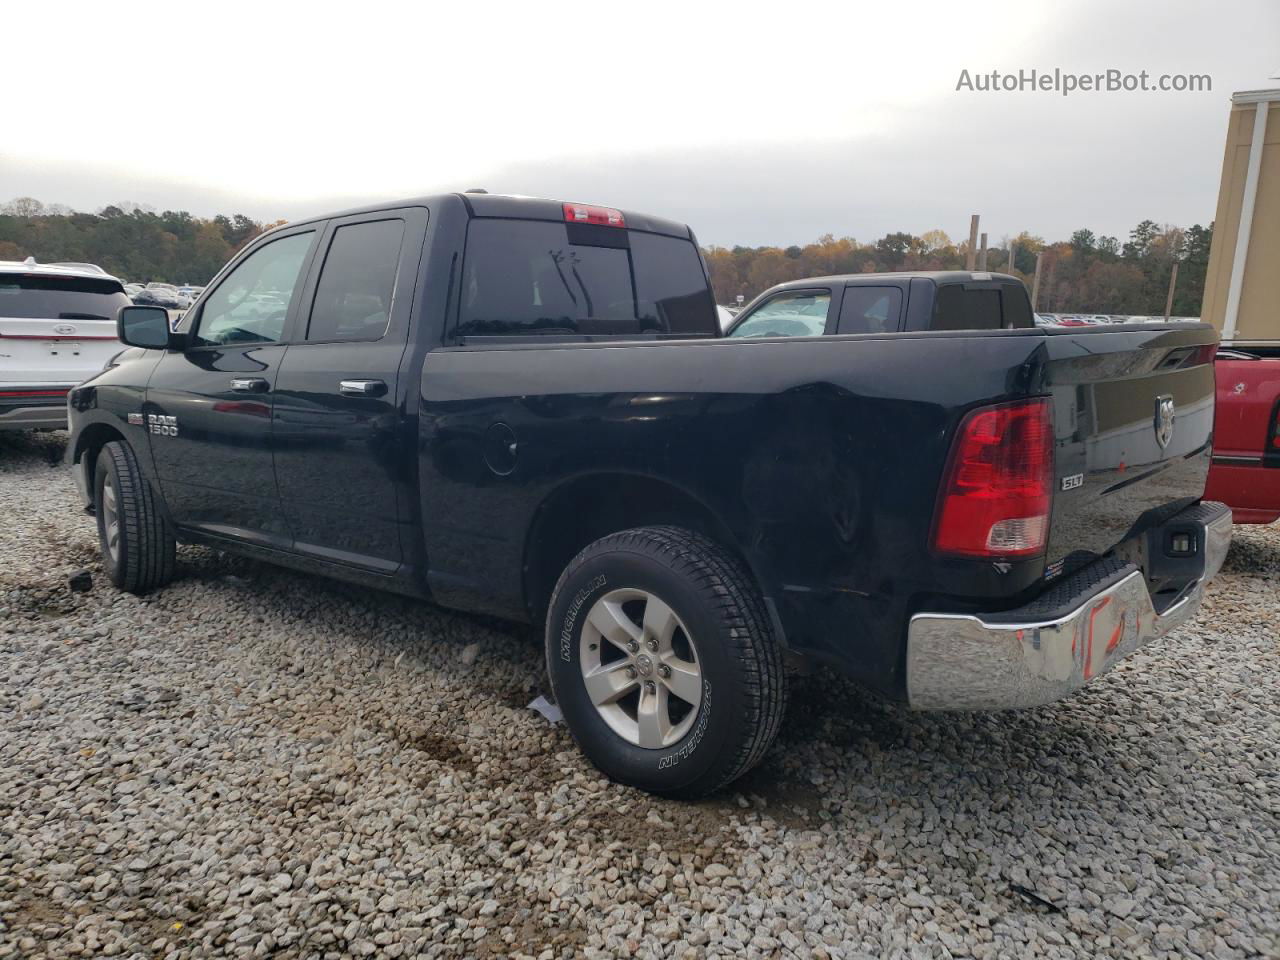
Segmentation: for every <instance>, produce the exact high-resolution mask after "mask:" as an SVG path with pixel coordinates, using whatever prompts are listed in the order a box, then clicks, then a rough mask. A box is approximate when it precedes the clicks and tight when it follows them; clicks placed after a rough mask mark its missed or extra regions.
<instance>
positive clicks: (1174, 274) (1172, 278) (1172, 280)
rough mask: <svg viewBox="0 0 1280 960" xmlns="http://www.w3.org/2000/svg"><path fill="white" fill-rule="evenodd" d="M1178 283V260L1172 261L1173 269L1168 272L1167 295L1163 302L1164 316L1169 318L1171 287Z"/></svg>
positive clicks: (1171, 297) (1171, 310)
mask: <svg viewBox="0 0 1280 960" xmlns="http://www.w3.org/2000/svg"><path fill="white" fill-rule="evenodd" d="M1177 285H1178V261H1177V260H1175V261H1173V270H1172V271H1171V272H1170V274H1169V296H1168V298H1167V299H1166V300H1165V302H1164V318H1165V320H1168V319H1169V314H1171V313H1173V288H1174V287H1176V286H1177Z"/></svg>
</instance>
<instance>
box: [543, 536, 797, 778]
mask: <svg viewBox="0 0 1280 960" xmlns="http://www.w3.org/2000/svg"><path fill="white" fill-rule="evenodd" d="M546 642H547V670H548V673H549V675H550V677H551V687H552V691H553V692H554V694H555V696H556V700H557V702H558V703H559V705H560V709H561V711H562V712H563V713H564V717H565V722H566V724H567V725H568V727H569V732H570V733H571V734H572V735H573V738H574V740H576V741H577V743H578V746H579V747H580V748H581V749H582V752H583V753H585V754H586V755H587V757H588V759H590V760H591V762H592V763H594V764H595V765H596V766H597V767H599V768H600V769H601V770H602V771H604V773H606V774H607V775H608V776H610V777H611V778H613V779H614V780H618V781H620V782H622V783H626V784H630V785H631V786H635V787H639V788H640V789H643V790H648V791H650V792H653V793H658V794H663V795H666V796H677V797H699V796H703V795H705V794H708V793H711V792H713V791H715V790H718V789H719V788H721V787H723V786H724V785H725V784H727V783H730V782H731V781H733V780H735V779H737V778H738V777H740V776H741V775H742V774H744V773H745V772H746V771H747V770H749V769H750V768H751V767H753V766H755V764H757V763H758V762H759V761H760V759H761V758H762V757H763V756H764V754H765V751H767V750H768V748H769V746H770V744H772V742H773V739H774V737H775V736H776V735H777V733H778V728H779V726H780V725H781V722H782V716H783V714H784V712H785V710H786V677H785V673H784V670H783V665H782V653H781V650H780V649H779V647H778V643H777V640H776V639H775V637H774V633H773V629H772V627H771V625H770V623H769V619H768V617H767V615H766V613H765V608H764V600H763V598H762V597H761V596H760V592H759V590H758V589H757V588H756V586H755V583H754V581H753V580H752V578H751V575H750V574H749V573H748V572H747V570H746V569H745V568H744V567H743V565H742V564H741V562H740V561H738V560H737V559H736V558H734V557H733V556H732V555H731V554H730V553H729V552H728V551H726V550H725V549H724V548H723V547H721V546H720V545H719V544H717V543H715V542H714V541H712V540H710V539H708V538H706V537H704V536H701V535H700V534H696V533H693V532H691V531H689V530H684V529H681V528H678V527H642V528H638V529H635V530H625V531H623V532H621V533H616V534H612V535H611V536H608V537H605V538H603V539H601V540H597V541H596V542H595V543H593V544H591V545H590V546H588V547H587V548H586V549H585V550H583V551H582V552H581V553H580V554H578V556H576V557H575V558H574V559H573V561H572V562H570V564H569V566H568V567H567V568H566V569H565V571H564V573H563V574H562V575H561V577H560V581H559V582H558V583H557V584H556V589H555V592H554V593H553V594H552V598H551V605H550V609H549V610H548V613H547V641H546Z"/></svg>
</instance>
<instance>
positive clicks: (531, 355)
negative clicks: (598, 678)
mask: <svg viewBox="0 0 1280 960" xmlns="http://www.w3.org/2000/svg"><path fill="white" fill-rule="evenodd" d="M1215 342H1216V335H1215V334H1214V332H1213V330H1212V329H1211V328H1209V327H1207V326H1203V325H1185V326H1184V325H1179V326H1178V327H1176V328H1173V327H1169V326H1165V325H1151V326H1142V327H1124V328H1114V327H1113V328H1082V329H1079V330H1075V329H1071V330H1067V329H1064V330H1060V331H1059V330H1045V329H1031V330H1005V331H990V332H983V333H973V332H968V333H966V332H936V333H934V332H931V333H920V334H888V335H861V336H844V337H842V336H833V337H823V338H774V339H758V340H709V341H684V342H669V341H649V342H627V343H617V342H614V343H582V342H573V343H569V342H563V343H548V342H542V343H536V344H529V343H512V344H502V345H495V344H486V345H484V346H475V347H471V346H467V347H460V348H449V349H445V350H436V351H432V352H430V353H428V354H427V355H426V357H425V361H424V365H423V375H422V381H421V388H422V402H421V413H420V442H419V449H420V451H421V457H420V465H419V470H420V474H421V493H422V496H421V503H420V509H421V512H422V518H423V525H424V528H425V531H426V557H425V558H424V559H425V560H426V561H427V562H428V569H429V576H428V579H429V582H430V584H431V588H432V592H433V594H435V595H437V596H439V597H441V598H442V599H443V600H444V601H445V602H447V603H451V604H454V605H459V606H473V607H475V606H480V603H481V598H487V601H486V602H487V603H488V607H487V608H488V609H491V610H492V609H494V607H493V598H494V595H495V590H497V591H498V592H499V594H500V597H501V599H500V602H499V608H500V610H501V612H504V613H506V614H508V615H513V616H514V615H524V616H529V617H536V616H537V615H538V609H537V601H538V597H539V595H540V593H541V591H543V590H544V589H545V586H544V585H541V584H539V582H538V579H537V578H538V572H537V570H536V569H529V564H528V551H529V550H530V543H529V541H528V539H527V538H526V531H533V532H532V533H529V534H528V537H529V538H536V537H537V536H539V533H538V530H539V525H538V518H539V516H540V515H544V514H547V513H548V512H550V513H553V514H555V511H556V510H557V509H558V508H559V504H558V502H557V500H556V497H557V496H558V495H559V494H558V491H562V490H563V489H564V488H565V483H566V481H568V480H572V481H575V482H576V483H578V484H579V486H578V488H577V489H578V490H579V491H580V493H579V496H580V497H583V498H587V497H589V496H591V494H590V491H591V490H592V489H594V488H593V486H592V484H594V483H602V484H604V485H605V486H606V488H607V486H608V485H609V484H613V485H614V487H615V489H618V490H626V491H636V490H641V489H644V490H650V489H652V488H654V487H657V488H660V489H664V490H668V491H670V492H669V496H670V497H671V498H672V500H673V501H675V500H679V501H680V502H681V503H684V502H686V501H688V502H689V503H692V504H693V505H695V507H696V509H698V510H701V511H703V512H704V513H705V515H706V517H707V518H708V522H709V523H714V524H717V525H718V526H720V527H722V528H723V532H724V534H726V535H727V536H728V537H730V538H731V540H732V542H734V543H735V544H737V545H738V548H739V549H740V550H741V552H742V554H743V556H744V559H745V560H746V561H747V562H748V563H749V565H750V566H751V568H752V570H753V571H754V572H755V574H756V576H757V578H758V580H759V582H760V583H761V585H762V588H763V590H764V593H765V596H766V598H767V601H768V604H769V606H770V609H771V610H772V611H773V612H774V614H775V615H776V618H777V623H778V626H779V627H780V628H781V629H782V631H783V632H784V634H785V637H786V642H787V644H788V645H789V646H790V647H792V648H793V649H795V650H798V651H801V652H803V653H806V654H810V655H813V656H815V657H819V658H822V659H827V660H832V661H836V662H838V663H840V664H841V665H843V666H845V667H846V668H847V669H849V670H850V671H851V672H853V673H855V674H856V675H858V676H860V677H861V678H862V679H863V680H864V681H866V682H868V683H870V684H872V685H873V686H876V687H878V688H880V689H881V690H882V691H883V692H886V693H889V694H899V695H900V694H901V693H902V690H901V670H900V668H901V648H902V625H903V624H905V623H906V621H907V619H908V618H909V616H910V615H911V614H912V613H913V612H915V611H917V610H920V609H924V608H925V607H930V608H932V609H935V610H954V611H956V612H964V611H966V610H970V609H984V610H988V611H990V610H993V609H1010V608H1013V607H1016V606H1019V605H1021V604H1024V603H1026V602H1029V601H1030V600H1031V599H1033V598H1034V597H1035V596H1036V595H1038V594H1039V593H1040V592H1042V591H1043V590H1044V589H1045V588H1046V586H1047V585H1048V584H1050V583H1052V582H1054V581H1055V580H1057V579H1058V578H1059V577H1061V576H1064V575H1066V574H1067V573H1069V572H1071V571H1072V570H1075V569H1078V568H1080V567H1082V566H1084V565H1086V564H1088V563H1090V562H1092V561H1093V560H1096V559H1097V558H1099V557H1101V556H1103V555H1105V554H1107V553H1108V552H1109V551H1111V550H1112V549H1113V548H1115V547H1116V546H1117V545H1119V544H1121V543H1122V542H1124V541H1135V540H1136V539H1137V538H1138V537H1139V535H1140V534H1141V533H1142V532H1143V531H1144V530H1146V529H1148V528H1149V527H1152V526H1154V525H1157V524H1159V523H1160V522H1161V521H1162V520H1163V519H1166V518H1167V517H1168V516H1170V515H1171V514H1173V513H1176V512H1177V511H1179V510H1181V509H1183V508H1184V507H1186V506H1187V505H1188V504H1191V503H1194V502H1195V501H1196V500H1198V499H1199V498H1200V496H1201V494H1202V492H1203V489H1204V479H1205V474H1206V472H1207V470H1208V465H1209V454H1210V436H1211V430H1212V417H1213V370H1212V354H1213V348H1214V344H1215ZM1031 396H1049V397H1051V398H1052V399H1053V408H1054V429H1055V458H1056V474H1057V488H1056V491H1055V498H1054V505H1053V519H1052V525H1051V529H1050V537H1049V548H1048V551H1047V554H1046V555H1045V556H1040V557H1036V558H1033V559H1024V560H1014V561H1008V562H1001V563H991V562H982V561H974V560H962V559H950V558H941V557H936V556H934V555H932V554H931V552H930V550H929V548H928V544H929V536H930V523H931V520H932V517H933V515H934V506H935V499H936V497H937V493H938V485H939V480H940V477H941V474H942V471H943V468H944V464H945V461H946V457H947V453H948V450H949V447H950V443H951V440H952V437H953V434H954V432H955V430H956V427H957V425H958V424H959V422H960V421H961V419H962V418H963V417H964V415H965V414H966V413H967V412H968V411H969V410H971V409H973V408H974V407H976V406H979V405H983V404H991V403H997V402H1001V401H1007V400H1015V399H1019V398H1025V397H1031ZM1159 397H1172V399H1173V402H1174V405H1175V409H1176V411H1177V412H1176V415H1175V428H1174V431H1173V435H1172V437H1171V438H1170V440H1169V443H1168V446H1167V447H1161V446H1160V445H1159V443H1158V441H1157V439H1156V437H1155V425H1156V414H1157V398H1159ZM495 411H501V412H502V419H503V423H504V425H505V427H506V428H507V429H508V430H509V432H510V438H511V440H512V442H514V443H515V444H516V445H517V449H518V451H519V454H518V461H517V463H516V464H515V465H514V466H513V469H511V470H510V471H509V472H508V473H507V474H505V475H503V476H484V474H483V470H482V472H481V473H480V474H477V472H476V467H475V464H476V460H477V458H476V457H474V456H472V455H471V454H470V453H469V451H470V450H478V449H480V448H482V447H483V446H484V444H485V442H486V437H485V434H486V431H488V430H489V429H490V427H491V424H492V423H493V420H494V419H495ZM1064 486H1066V487H1068V489H1066V490H1064V489H1063V487H1064ZM631 495H634V496H640V495H641V494H640V493H632V494H631ZM584 503H585V499H584ZM443 505H448V506H447V508H446V507H445V506H443ZM556 515H557V516H559V514H556ZM571 515H572V511H570V516H571ZM548 567H549V568H554V567H555V564H549V565H548ZM520 585H523V588H524V589H523V591H522V592H516V590H513V589H512V587H513V586H515V587H516V588H517V589H518V588H519V587H520Z"/></svg>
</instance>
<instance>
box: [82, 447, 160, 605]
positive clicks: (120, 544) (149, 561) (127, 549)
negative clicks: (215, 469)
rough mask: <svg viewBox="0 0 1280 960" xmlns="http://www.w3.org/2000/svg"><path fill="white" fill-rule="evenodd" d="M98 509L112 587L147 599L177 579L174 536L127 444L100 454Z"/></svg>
mask: <svg viewBox="0 0 1280 960" xmlns="http://www.w3.org/2000/svg"><path fill="white" fill-rule="evenodd" d="M93 503H94V512H95V513H96V514H97V518H98V541H99V543H100V545H101V547H102V563H103V566H105V567H106V569H107V575H108V576H110V577H111V582H112V583H114V584H115V585H116V586H117V587H119V588H120V589H121V590H126V591H128V592H129V593H138V594H142V593H146V592H147V591H148V590H154V589H155V588H156V587H162V586H164V585H165V584H166V583H168V582H169V581H170V580H172V579H173V568H174V554H175V551H176V542H175V540H174V536H173V531H172V530H171V529H170V527H169V523H168V521H167V520H166V519H165V516H164V514H163V512H162V511H161V509H160V504H159V503H157V502H156V497H155V492H154V491H153V490H152V489H151V484H150V482H149V481H148V480H147V478H146V477H145V476H143V473H142V470H141V468H140V467H139V466H138V460H137V457H136V456H134V453H133V449H132V448H131V447H130V446H129V445H128V444H126V443H122V442H120V441H118V440H113V441H112V442H110V443H108V444H106V445H104V446H103V448H102V450H101V452H100V453H99V454H98V461H97V466H96V469H95V471H94V498H93Z"/></svg>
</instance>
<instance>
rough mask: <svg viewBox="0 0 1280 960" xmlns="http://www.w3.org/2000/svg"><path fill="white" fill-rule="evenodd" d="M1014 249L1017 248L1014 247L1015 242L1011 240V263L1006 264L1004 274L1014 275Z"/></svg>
mask: <svg viewBox="0 0 1280 960" xmlns="http://www.w3.org/2000/svg"><path fill="white" fill-rule="evenodd" d="M1014 249H1015V247H1014V245H1013V241H1012V240H1010V241H1009V262H1008V263H1006V264H1005V265H1004V272H1005V273H1013V252H1014Z"/></svg>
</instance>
